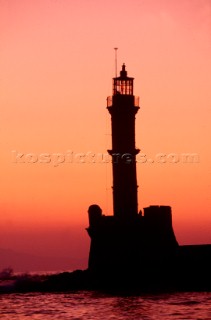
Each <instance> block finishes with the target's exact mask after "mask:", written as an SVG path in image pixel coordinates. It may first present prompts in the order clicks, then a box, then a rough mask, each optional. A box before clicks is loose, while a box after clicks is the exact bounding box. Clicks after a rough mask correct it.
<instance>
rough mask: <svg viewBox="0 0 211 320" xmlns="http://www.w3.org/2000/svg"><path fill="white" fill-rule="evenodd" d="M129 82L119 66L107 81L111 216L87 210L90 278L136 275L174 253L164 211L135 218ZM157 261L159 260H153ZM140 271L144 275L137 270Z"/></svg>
mask: <svg viewBox="0 0 211 320" xmlns="http://www.w3.org/2000/svg"><path fill="white" fill-rule="evenodd" d="M133 82H134V78H131V77H129V76H128V75H127V71H126V66H125V64H123V65H122V69H121V71H120V74H119V76H117V74H116V76H115V77H114V78H113V79H112V96H109V97H107V109H108V111H109V113H110V115H111V132H112V148H111V150H108V153H109V154H110V156H111V157H112V173H113V186H112V189H113V213H112V215H104V214H103V211H102V209H101V208H100V207H99V206H98V205H97V204H93V205H91V206H90V207H89V209H88V216H89V227H88V228H87V229H86V230H87V232H88V234H89V236H90V238H91V244H90V252H89V263H88V269H89V270H90V271H91V272H93V274H102V272H105V273H106V274H115V277H116V275H117V274H119V272H120V270H121V272H126V273H127V272H128V271H129V270H131V272H132V273H133V272H134V271H136V272H138V273H139V272H140V270H142V271H143V270H145V271H146V270H147V269H148V267H149V266H150V265H154V264H156V263H157V262H158V260H159V259H160V257H163V256H165V257H166V256H168V257H169V253H171V252H174V250H175V248H177V246H178V243H177V241H176V238H175V235H174V231H173V228H172V215H171V207H170V206H163V205H162V206H159V205H153V206H149V207H147V208H144V215H143V216H142V213H141V211H140V213H139V212H138V185H137V175H136V155H137V154H138V153H139V149H137V148H136V143H135V117H136V114H137V112H138V110H139V98H138V97H136V96H134V93H133ZM158 256H159V257H158ZM143 268H145V269H143Z"/></svg>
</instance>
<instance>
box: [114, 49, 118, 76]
mask: <svg viewBox="0 0 211 320" xmlns="http://www.w3.org/2000/svg"><path fill="white" fill-rule="evenodd" d="M114 50H115V77H116V78H117V50H118V48H114Z"/></svg>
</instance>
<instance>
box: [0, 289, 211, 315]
mask: <svg viewBox="0 0 211 320" xmlns="http://www.w3.org/2000/svg"><path fill="white" fill-rule="evenodd" d="M210 301H211V293H205V292H204V293H175V294H163V295H142V296H112V295H106V294H102V293H97V292H86V291H83V292H77V293H58V294H39V293H34V294H32V293H31V294H8V295H1V296H0V315H1V316H0V319H1V320H26V319H27V320H29V319H30V320H68V319H73V320H84V319H86V320H98V319H100V320H102V319H107V320H131V319H133V320H159V319H162V320H170V319H172V320H197V319H198V320H210V319H211V304H210Z"/></svg>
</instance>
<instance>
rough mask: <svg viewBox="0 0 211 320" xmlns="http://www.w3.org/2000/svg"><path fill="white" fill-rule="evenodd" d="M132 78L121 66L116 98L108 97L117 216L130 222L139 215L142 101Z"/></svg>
mask: <svg viewBox="0 0 211 320" xmlns="http://www.w3.org/2000/svg"><path fill="white" fill-rule="evenodd" d="M133 80H134V79H133V78H131V77H128V76H127V71H126V69H125V65H124V64H123V65H122V70H121V71H120V76H119V77H115V78H113V95H112V96H110V97H108V98H107V109H108V111H109V113H110V114H111V128H112V150H108V152H109V154H110V155H111V156H112V167H113V209H114V216H116V217H118V218H120V219H130V218H132V217H134V216H136V215H137V214H138V201H137V188H138V186H137V179H136V155H137V154H138V153H139V150H138V149H136V146H135V115H136V113H137V111H138V109H139V98H138V97H135V96H134V95H133Z"/></svg>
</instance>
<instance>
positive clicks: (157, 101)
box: [0, 0, 211, 267]
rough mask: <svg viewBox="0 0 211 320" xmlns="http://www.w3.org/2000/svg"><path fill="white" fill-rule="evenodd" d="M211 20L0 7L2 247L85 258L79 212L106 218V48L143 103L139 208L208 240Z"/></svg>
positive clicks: (83, 1)
mask: <svg viewBox="0 0 211 320" xmlns="http://www.w3.org/2000/svg"><path fill="white" fill-rule="evenodd" d="M210 21H211V2H210V0H184V1H177V0H172V1H168V0H161V1H157V0H134V1H129V0H124V1H120V0H116V1H111V0H108V1H106V2H105V1H99V0H98V1H97V0H89V1H87V0H80V1H71V0H70V1H69V0H36V1H33V0H19V1H16V0H0V38H1V42H0V43H1V44H0V46H1V48H0V70H1V71H0V74H1V75H0V81H1V85H0V136H1V153H0V162H1V181H0V195H1V196H0V211H1V218H0V228H1V233H0V234H1V235H0V248H11V249H14V250H17V251H22V252H26V253H30V252H33V253H34V254H37V255H47V256H71V255H72V256H74V257H77V258H84V261H86V259H85V258H87V257H88V250H89V237H88V235H87V234H86V231H85V228H86V227H87V224H88V218H87V209H88V206H89V205H90V204H93V203H96V204H99V206H100V207H101V208H102V210H103V213H104V214H107V215H109V214H110V215H111V214H113V212H112V188H111V186H112V171H111V159H109V157H108V156H106V151H107V149H109V148H110V146H111V128H110V115H109V113H108V111H107V109H106V98H107V96H109V95H111V94H112V77H114V76H115V63H114V57H115V56H114V47H118V71H119V70H120V67H121V64H122V63H123V62H124V63H125V64H126V67H127V71H128V75H129V76H131V77H134V78H135V80H134V84H135V95H137V96H139V97H140V107H141V108H140V111H139V113H138V114H137V117H136V144H137V148H139V149H141V155H142V158H139V156H138V157H137V160H138V161H137V171H138V177H137V178H138V185H139V189H138V199H139V209H142V208H144V207H146V206H149V205H152V204H158V205H170V206H171V207H172V213H173V225H174V230H175V234H176V237H177V240H178V242H179V243H180V244H198V243H211V215H210V208H211V185H210V181H211V165H210V158H211V151H210V150H211V149H210V136H211V126H210V116H211V108H210V106H211V90H210V83H211V59H210V57H211V23H210ZM184 154H186V155H187V154H188V157H189V158H187V157H186V156H185V155H184ZM184 157H185V158H184ZM193 157H195V158H193ZM146 159H147V161H146ZM81 266H83V267H86V263H85V262H83V263H81V265H80V266H79V267H81Z"/></svg>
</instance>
